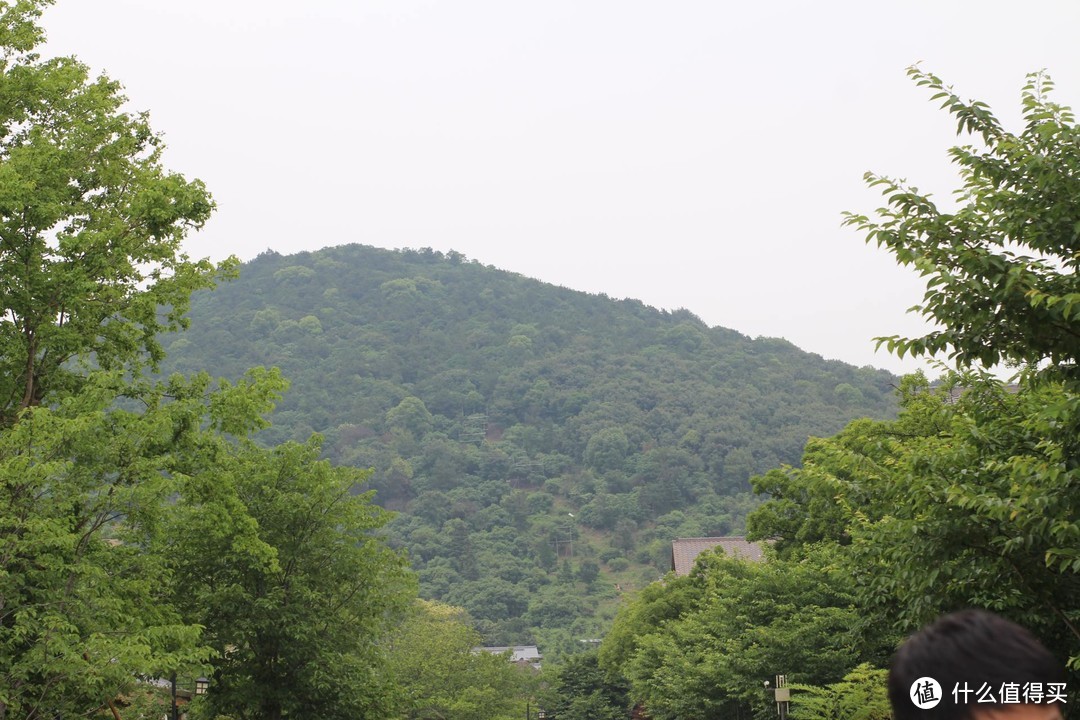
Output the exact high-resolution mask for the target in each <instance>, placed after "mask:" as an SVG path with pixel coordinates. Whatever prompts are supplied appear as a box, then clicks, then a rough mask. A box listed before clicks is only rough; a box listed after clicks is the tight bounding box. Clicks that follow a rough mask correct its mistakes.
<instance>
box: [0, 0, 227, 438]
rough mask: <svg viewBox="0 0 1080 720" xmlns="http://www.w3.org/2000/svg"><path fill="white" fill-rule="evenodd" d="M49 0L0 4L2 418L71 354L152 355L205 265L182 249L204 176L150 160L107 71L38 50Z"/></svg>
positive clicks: (207, 272)
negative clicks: (96, 73)
mask: <svg viewBox="0 0 1080 720" xmlns="http://www.w3.org/2000/svg"><path fill="white" fill-rule="evenodd" d="M48 4H50V3H49V2H48V1H47V0H36V1H34V2H30V1H23V2H16V3H13V4H11V3H4V5H3V7H2V8H0V52H2V58H0V306H2V308H3V313H2V315H0V426H5V425H10V424H11V423H12V422H14V420H15V418H16V416H17V414H18V413H19V411H20V410H22V409H25V408H27V407H30V406H34V405H40V404H41V403H42V402H44V401H45V399H46V398H47V397H49V396H52V397H54V398H55V397H56V396H57V394H58V393H60V392H67V391H71V390H73V389H74V388H76V387H78V384H79V377H80V372H79V370H78V368H77V366H76V365H73V361H75V360H76V359H77V358H82V359H86V358H87V357H89V356H90V355H91V354H92V355H93V358H94V362H95V363H96V365H97V366H98V367H101V368H104V369H114V368H125V369H127V370H128V371H129V372H130V371H132V370H136V369H138V367H139V366H141V365H143V364H150V365H151V366H156V364H157V363H158V362H160V361H161V359H162V357H163V352H162V349H161V346H160V344H159V342H158V339H157V335H158V333H159V332H161V331H162V330H165V329H175V328H178V327H181V326H183V325H184V324H185V321H184V320H183V315H184V313H185V312H186V310H187V308H188V298H189V296H190V295H191V293H192V291H194V290H196V289H198V288H203V287H208V286H209V285H210V284H211V282H212V279H213V277H214V275H215V269H214V267H213V266H212V265H211V264H210V263H209V262H207V261H205V260H201V261H192V260H190V259H189V258H188V257H187V256H186V255H184V254H183V252H182V251H181V248H180V243H181V241H182V239H183V237H184V235H185V234H186V233H187V231H188V230H189V229H192V228H197V227H199V226H201V225H202V223H203V222H205V221H206V219H207V218H208V216H209V214H210V212H211V210H212V209H213V202H212V201H211V199H210V196H209V194H207V192H206V189H205V188H204V187H203V184H202V183H201V182H199V181H198V180H193V181H188V180H185V179H184V178H183V177H181V176H180V175H177V174H175V173H170V172H168V171H166V170H165V169H164V168H163V167H162V166H161V162H160V161H161V151H162V147H163V146H162V143H161V139H160V137H159V136H157V135H155V134H154V133H153V131H152V130H151V129H150V126H149V121H148V118H147V116H146V114H145V113H143V114H132V113H129V112H127V111H125V110H124V109H123V105H124V102H125V98H124V96H123V95H122V94H121V91H120V85H119V84H118V83H116V82H115V81H113V80H110V79H108V78H107V77H105V76H101V77H98V78H91V77H90V72H89V69H88V68H87V67H86V66H85V65H83V64H81V63H79V62H78V61H76V60H75V59H74V58H70V57H64V58H49V59H42V58H41V57H40V56H39V55H38V54H37V53H36V52H35V48H36V46H37V45H38V43H39V42H40V41H41V40H42V37H43V34H42V32H41V30H40V29H39V28H38V27H37V26H36V24H35V21H36V20H37V19H38V17H39V16H40V14H41V11H42V8H43V7H45V6H46V5H48ZM232 265H233V263H232V262H231V261H230V262H227V263H225V264H224V265H223V266H222V267H221V268H219V270H221V271H227V270H228V269H229V268H230V267H231V266H232Z"/></svg>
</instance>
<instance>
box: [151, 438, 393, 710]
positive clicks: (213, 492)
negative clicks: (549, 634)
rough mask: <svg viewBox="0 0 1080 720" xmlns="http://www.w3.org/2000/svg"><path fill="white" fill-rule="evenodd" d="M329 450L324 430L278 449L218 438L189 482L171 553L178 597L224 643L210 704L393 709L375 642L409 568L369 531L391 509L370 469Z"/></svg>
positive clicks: (211, 637)
mask: <svg viewBox="0 0 1080 720" xmlns="http://www.w3.org/2000/svg"><path fill="white" fill-rule="evenodd" d="M212 447H214V446H212ZM207 449H209V448H207ZM319 453H320V443H319V439H318V438H317V437H316V438H313V439H312V440H310V441H309V442H307V443H305V444H296V443H288V444H285V445H282V446H279V447H276V448H274V449H272V450H266V449H264V448H261V447H258V446H256V445H254V444H253V443H250V442H244V443H242V444H240V445H239V446H233V445H232V444H224V445H223V444H220V443H219V444H217V445H216V447H215V452H214V453H213V460H212V462H210V463H209V464H208V465H207V466H206V467H205V468H203V469H201V470H200V471H199V472H195V473H193V474H191V475H190V476H188V477H187V478H185V480H184V483H183V486H182V487H181V499H180V501H179V502H178V504H177V507H176V509H175V511H174V512H173V513H172V514H171V522H170V526H169V533H168V538H169V545H170V547H169V551H170V552H169V557H170V558H171V559H172V562H171V567H172V570H173V573H174V577H175V581H176V587H177V599H176V602H177V604H178V605H179V606H180V607H181V608H183V610H184V611H185V613H186V615H187V616H188V617H190V618H191V619H193V620H194V621H196V622H198V623H199V624H201V625H203V626H205V627H206V632H207V640H208V641H209V642H210V643H211V644H212V646H213V647H214V648H215V650H216V651H217V657H216V658H215V659H214V660H213V661H212V665H213V675H212V681H213V692H212V693H211V694H210V695H209V697H208V698H207V700H208V703H207V704H208V708H209V709H210V710H211V711H213V712H214V713H220V714H225V715H229V716H231V717H234V718H237V719H238V720H243V719H245V718H259V719H260V720H274V719H276V718H283V717H298V716H310V717H320V718H330V719H332V718H356V717H374V716H382V717H386V716H387V713H388V712H389V710H390V708H391V707H392V705H393V700H392V699H393V695H394V692H393V688H392V681H391V680H390V679H389V678H387V677H386V676H385V674H383V673H382V672H380V668H381V665H382V662H383V660H384V657H383V651H382V650H381V648H380V644H379V643H378V642H375V639H377V638H380V637H383V636H385V635H386V634H387V633H388V632H389V630H390V628H391V627H392V624H393V623H394V622H395V619H396V617H397V615H398V614H400V612H401V611H402V610H403V608H404V606H405V604H406V603H407V601H408V599H409V598H410V597H412V595H413V587H412V579H411V576H410V575H408V574H407V572H406V569H407V568H406V563H405V561H404V558H402V557H401V556H400V555H398V554H396V553H393V552H391V551H390V550H389V549H388V548H387V547H386V546H385V545H384V544H383V543H382V542H381V541H380V540H379V539H378V538H377V537H375V536H374V535H373V532H374V531H376V530H378V529H379V528H380V527H382V525H383V524H384V523H385V522H386V520H387V518H388V516H387V514H386V513H385V512H384V511H383V510H381V509H380V508H378V507H377V506H375V505H373V504H372V502H371V494H370V493H368V494H363V495H358V494H354V490H355V488H356V486H357V484H358V483H359V482H360V481H362V479H363V476H364V473H362V472H360V471H358V470H355V469H349V468H341V467H334V466H332V465H330V464H329V463H328V462H326V461H320V460H319V459H318V457H319Z"/></svg>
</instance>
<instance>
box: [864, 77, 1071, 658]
mask: <svg viewBox="0 0 1080 720" xmlns="http://www.w3.org/2000/svg"><path fill="white" fill-rule="evenodd" d="M909 74H910V75H911V76H912V77H913V78H914V79H915V81H916V82H917V83H918V84H919V85H923V86H926V87H928V88H930V89H931V90H932V91H934V96H933V97H934V99H938V100H941V101H942V107H943V108H945V109H946V110H947V111H948V112H949V113H950V114H952V115H953V116H954V117H955V118H956V119H957V121H958V131H959V132H966V133H968V134H971V135H974V136H975V137H976V138H977V139H978V140H980V141H981V147H975V146H974V145H966V146H961V147H956V148H953V149H952V150H951V151H950V155H951V156H952V158H953V161H954V162H955V163H956V164H957V165H958V166H959V168H960V176H961V180H962V185H961V188H960V189H959V191H958V193H957V196H958V198H959V208H958V209H957V210H956V211H954V212H951V213H947V212H942V211H940V210H939V209H938V208H937V207H936V206H935V205H934V203H933V202H932V201H931V200H930V198H929V197H927V196H925V195H922V194H920V193H919V192H918V191H917V190H916V189H914V188H911V187H908V186H905V185H903V184H902V183H899V182H895V181H892V180H889V179H887V178H884V177H879V176H875V175H872V174H871V175H868V176H867V179H868V181H869V182H870V184H871V185H880V186H882V187H883V188H884V193H885V195H886V197H887V205H886V207H884V208H882V209H880V210H879V211H878V219H876V220H873V221H872V220H870V219H868V218H866V217H865V216H860V215H852V214H849V215H848V216H847V222H848V223H849V224H851V225H854V226H856V227H858V228H860V229H862V230H863V231H864V232H866V233H867V239H868V241H873V242H877V243H878V244H879V245H882V246H885V247H886V248H888V249H889V250H890V251H891V252H892V253H893V254H894V255H895V256H896V258H897V260H899V261H900V262H901V263H903V264H906V265H913V266H914V267H915V268H916V269H917V270H918V271H919V272H920V273H922V274H923V275H924V276H926V277H927V278H928V280H927V292H926V295H925V297H924V302H923V304H922V306H921V307H920V308H919V310H920V311H921V312H922V313H923V314H924V315H926V316H927V317H929V318H930V319H932V320H933V321H935V322H936V323H937V324H938V325H939V326H940V327H941V329H939V330H934V331H932V332H931V333H928V334H927V335H926V336H924V337H921V338H915V339H904V338H895V337H893V338H883V339H882V342H885V343H887V344H888V346H889V347H890V348H891V349H894V350H896V351H897V352H898V353H900V354H904V353H906V352H910V353H913V354H916V355H918V354H930V355H936V354H942V353H948V355H949V357H950V358H952V359H954V360H955V361H956V362H957V364H958V365H959V366H961V367H966V368H970V367H977V366H978V365H979V364H980V363H981V364H983V365H986V366H989V365H992V364H994V363H998V362H1007V363H1012V364H1016V365H1020V366H1023V367H1024V369H1025V370H1024V372H1023V373H1022V374H1021V375H1020V382H1019V386H1018V389H1017V392H1015V393H1010V392H1007V391H1005V390H1004V389H1003V388H1002V387H1001V386H1000V383H998V382H996V381H994V380H993V379H991V378H988V377H986V376H985V375H981V374H980V373H977V372H968V373H965V374H963V375H960V376H956V377H954V378H953V381H952V382H953V383H954V384H956V385H957V386H958V387H959V388H962V389H963V390H964V392H963V394H962V396H961V398H960V400H959V402H958V403H957V405H956V407H950V408H942V409H941V410H940V411H939V413H938V417H939V419H940V422H941V431H940V432H939V433H937V434H935V435H934V436H933V437H929V438H926V439H924V440H923V441H922V442H917V443H909V447H908V448H907V450H906V453H905V457H904V458H903V459H902V461H901V462H900V463H898V465H897V467H896V472H895V474H894V480H895V482H894V484H893V485H892V487H891V488H890V487H889V486H883V487H882V489H881V490H882V491H883V495H882V497H885V498H890V499H893V500H899V499H901V498H902V502H901V503H900V504H899V505H898V506H897V512H896V513H895V514H892V515H888V516H883V517H881V518H880V519H879V520H877V521H876V522H875V521H867V522H866V523H864V525H863V527H862V528H861V529H860V530H859V531H858V535H859V537H857V538H856V542H855V544H854V547H855V549H856V551H857V552H858V553H859V555H860V556H861V558H862V559H861V560H860V562H861V563H862V565H863V567H864V568H871V569H873V570H874V572H872V573H870V574H869V576H868V577H869V580H868V585H867V589H868V593H869V594H868V600H869V601H871V602H875V601H877V602H881V601H885V602H889V603H890V604H893V603H895V602H896V601H898V600H899V601H900V606H901V607H903V608H904V611H903V612H902V613H901V614H900V615H899V618H900V621H901V622H903V623H905V624H907V625H909V628H910V626H912V625H914V624H915V623H921V622H925V621H927V620H928V619H929V616H930V615H931V614H933V613H936V612H941V611H944V610H952V609H958V608H959V607H963V606H971V605H974V606H980V607H986V608H989V609H993V610H999V611H1002V612H1003V613H1005V614H1007V615H1009V616H1010V617H1012V618H1013V619H1015V620H1017V621H1018V622H1020V623H1021V624H1024V625H1027V626H1028V627H1030V628H1031V629H1032V630H1034V631H1035V632H1036V633H1038V634H1039V635H1041V637H1042V639H1043V640H1044V641H1046V642H1047V644H1048V645H1049V646H1051V647H1054V648H1055V649H1058V650H1061V651H1065V652H1067V653H1068V654H1069V655H1070V656H1071V658H1072V660H1071V664H1072V667H1073V669H1074V670H1078V669H1080V613H1078V612H1077V610H1076V597H1077V596H1078V594H1080V552H1078V551H1077V549H1076V548H1077V546H1078V544H1080V521H1078V518H1080V506H1078V504H1077V503H1078V498H1080V440H1078V438H1080V394H1078V391H1080V385H1078V383H1080V367H1078V360H1080V285H1078V282H1080V281H1078V280H1077V269H1078V265H1080V234H1078V230H1077V229H1078V228H1080V179H1078V173H1077V171H1078V169H1080V130H1078V128H1077V127H1076V124H1075V119H1074V116H1073V114H1072V112H1071V111H1070V110H1069V109H1068V108H1066V107H1063V106H1061V105H1059V104H1057V103H1054V102H1052V101H1051V100H1050V99H1049V93H1050V91H1051V89H1052V87H1053V86H1052V83H1051V82H1050V80H1049V78H1048V77H1047V76H1045V75H1044V74H1042V73H1035V74H1032V75H1029V76H1028V81H1027V84H1026V85H1025V87H1024V89H1023V93H1022V108H1023V117H1024V129H1023V130H1022V131H1021V132H1020V133H1019V134H1013V133H1010V132H1007V131H1006V130H1005V129H1004V128H1003V127H1002V126H1001V124H1000V123H999V122H998V120H997V119H996V118H995V117H994V116H993V115H992V114H991V112H990V110H989V108H988V107H987V106H986V105H985V104H984V103H981V102H965V101H963V100H961V99H960V98H959V97H958V96H957V95H956V93H955V92H953V91H952V90H951V89H950V88H948V87H946V86H945V85H944V84H943V83H942V81H941V80H940V79H939V78H937V77H936V76H934V75H931V74H929V73H924V72H922V71H921V70H919V69H917V68H912V69H911V70H909ZM878 570H882V571H883V572H877V571H878ZM908 581H912V582H911V584H910V585H908V584H906V583H908Z"/></svg>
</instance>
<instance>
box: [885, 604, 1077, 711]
mask: <svg viewBox="0 0 1080 720" xmlns="http://www.w3.org/2000/svg"><path fill="white" fill-rule="evenodd" d="M922 677H930V678H933V679H935V680H937V681H938V683H939V684H940V685H941V696H942V697H941V702H940V703H938V705H937V706H936V707H934V708H929V709H926V710H922V709H920V708H918V707H917V706H916V705H915V703H914V702H913V699H912V696H911V687H912V684H913V683H914V682H915V681H916V680H918V679H919V678H922ZM1064 682H1065V666H1064V664H1062V663H1060V662H1058V661H1057V660H1056V659H1055V658H1054V656H1053V655H1051V654H1050V651H1049V650H1047V649H1046V648H1045V647H1043V645H1042V643H1040V642H1039V641H1038V639H1036V638H1035V636H1034V635H1032V634H1031V633H1030V632H1028V631H1027V630H1025V629H1024V628H1022V627H1020V626H1019V625H1017V624H1016V623H1014V622H1011V621H1009V620H1006V619H1005V618H1002V617H999V616H997V615H995V614H993V613H990V612H986V611H985V610H963V611H961V612H957V613H952V614H950V615H945V616H943V617H941V618H938V619H937V620H936V621H935V622H933V623H932V624H930V625H927V626H926V627H924V628H923V629H922V630H920V631H919V632H917V633H915V634H914V635H912V636H911V637H909V638H908V639H907V640H905V641H904V643H903V645H901V646H900V649H899V650H897V651H896V655H894V656H893V661H892V667H891V668H890V669H889V703H890V704H891V705H892V709H893V718H894V720H915V719H916V718H918V719H919V720H927V719H930V718H932V719H933V720H967V718H970V717H971V712H972V710H973V709H976V708H979V707H986V708H989V707H993V706H995V705H1001V704H1002V703H1001V698H1000V697H999V689H1000V688H1001V686H1002V685H1003V684H1005V683H1017V684H1019V685H1020V687H1021V688H1023V687H1024V686H1025V684H1026V683H1042V684H1043V687H1044V688H1045V687H1046V684H1047V683H1064ZM964 683H967V685H966V686H965V685H964ZM983 683H986V684H988V685H989V687H990V688H992V689H993V697H994V698H996V700H997V702H994V703H989V704H976V696H975V694H974V693H972V694H971V695H970V696H967V697H966V701H965V697H964V696H963V695H961V696H960V697H958V698H956V699H955V700H954V697H953V688H955V687H957V686H959V687H961V688H964V687H967V688H970V689H972V690H978V689H979V688H980V687H981V686H982V684H983ZM1043 702H1046V698H1044V699H1043Z"/></svg>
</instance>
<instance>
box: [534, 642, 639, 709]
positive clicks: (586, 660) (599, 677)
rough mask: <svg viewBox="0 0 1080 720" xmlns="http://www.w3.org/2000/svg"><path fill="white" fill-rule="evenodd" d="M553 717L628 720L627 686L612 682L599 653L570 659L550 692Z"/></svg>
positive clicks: (556, 677)
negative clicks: (601, 665)
mask: <svg viewBox="0 0 1080 720" xmlns="http://www.w3.org/2000/svg"><path fill="white" fill-rule="evenodd" d="M549 694H550V696H551V697H552V698H553V699H554V700H553V702H552V705H551V707H550V711H551V714H552V715H554V716H555V717H557V718H561V720H627V719H628V718H629V717H630V696H629V694H628V688H627V686H626V682H625V681H622V680H619V681H615V682H612V681H610V680H609V679H608V678H607V677H606V675H605V673H604V672H603V671H602V670H601V669H600V665H599V661H598V659H597V652H596V651H595V650H594V651H591V652H584V653H577V654H576V655H570V656H568V657H567V658H566V660H565V661H563V664H562V665H560V666H559V668H558V670H557V671H556V675H555V681H554V683H553V687H552V688H551V691H550V693H549Z"/></svg>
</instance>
